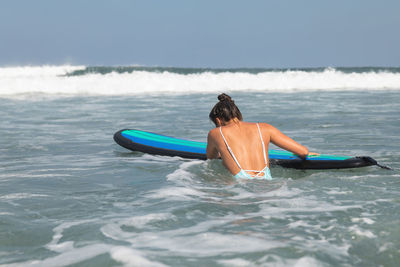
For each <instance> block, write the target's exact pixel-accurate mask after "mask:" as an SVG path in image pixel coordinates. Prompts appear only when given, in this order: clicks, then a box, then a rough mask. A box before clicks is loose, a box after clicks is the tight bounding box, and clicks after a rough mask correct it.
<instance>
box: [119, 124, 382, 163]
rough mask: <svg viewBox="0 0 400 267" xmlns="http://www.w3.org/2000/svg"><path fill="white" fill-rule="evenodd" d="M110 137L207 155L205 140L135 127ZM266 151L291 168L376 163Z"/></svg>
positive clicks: (127, 144)
mask: <svg viewBox="0 0 400 267" xmlns="http://www.w3.org/2000/svg"><path fill="white" fill-rule="evenodd" d="M114 140H115V142H116V143H117V144H119V145H120V146H122V147H124V148H127V149H129V150H132V151H139V152H143V153H148V154H154V155H162V156H177V157H181V158H188V159H200V160H206V159H207V157H206V147H207V143H205V142H198V141H192V140H186V139H180V138H175V137H171V136H166V135H161V134H157V133H152V132H146V131H141V130H135V129H123V130H120V131H118V132H116V133H115V134H114ZM268 155H269V160H270V164H271V165H279V166H282V167H285V168H295V169H344V168H358V167H366V166H372V165H378V166H380V165H379V164H378V163H377V161H376V160H374V159H373V158H371V157H366V156H364V157H350V156H336V155H324V154H321V155H318V156H309V157H307V159H301V158H300V157H298V156H296V155H295V154H293V153H290V152H288V151H284V150H274V149H270V150H269V151H268ZM381 167H384V166H381Z"/></svg>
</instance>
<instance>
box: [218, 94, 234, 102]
mask: <svg viewBox="0 0 400 267" xmlns="http://www.w3.org/2000/svg"><path fill="white" fill-rule="evenodd" d="M218 100H219V101H220V102H224V101H229V102H233V100H232V98H231V97H230V96H229V95H227V94H224V93H222V94H220V95H219V96H218Z"/></svg>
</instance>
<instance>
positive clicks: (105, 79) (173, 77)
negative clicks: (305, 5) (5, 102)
mask: <svg viewBox="0 0 400 267" xmlns="http://www.w3.org/2000/svg"><path fill="white" fill-rule="evenodd" d="M81 69H84V67H83V66H43V67H12V68H10V67H3V68H0V96H3V97H5V96H15V95H21V94H33V93H42V94H52V95H54V94H59V95H82V94H83V95H138V94H152V93H177V94H190V93H204V92H213V93H214V92H221V91H227V92H229V91H246V90H255V91H280V92H292V91H296V90H368V89H371V90H381V89H386V90H400V73H395V72H388V71H386V72H384V71H383V72H373V71H371V72H353V73H344V72H342V71H338V70H335V69H331V68H328V69H325V70H324V71H322V72H321V71H300V70H293V71H291V70H287V71H265V72H261V73H248V72H228V71H227V72H219V73H214V72H200V73H192V74H179V73H173V72H168V71H163V72H154V71H143V70H141V71H138V70H136V71H132V72H130V73H129V72H124V73H116V72H111V73H107V74H100V73H87V74H84V75H77V76H65V75H64V74H67V73H69V72H71V71H74V70H81Z"/></svg>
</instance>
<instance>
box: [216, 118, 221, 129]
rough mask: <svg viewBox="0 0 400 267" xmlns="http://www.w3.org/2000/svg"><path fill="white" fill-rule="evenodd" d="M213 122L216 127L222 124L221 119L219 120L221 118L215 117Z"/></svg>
mask: <svg viewBox="0 0 400 267" xmlns="http://www.w3.org/2000/svg"><path fill="white" fill-rule="evenodd" d="M215 122H216V123H215V124H216V126H217V127H221V126H222V121H221V119H220V118H215Z"/></svg>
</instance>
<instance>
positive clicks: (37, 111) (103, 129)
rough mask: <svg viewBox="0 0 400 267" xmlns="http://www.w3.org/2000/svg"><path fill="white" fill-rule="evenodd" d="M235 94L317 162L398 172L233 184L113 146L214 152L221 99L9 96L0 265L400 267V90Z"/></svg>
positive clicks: (248, 112) (220, 175) (185, 164)
mask: <svg viewBox="0 0 400 267" xmlns="http://www.w3.org/2000/svg"><path fill="white" fill-rule="evenodd" d="M102 75H103V74H102ZM32 86H34V85H32ZM59 86H60V87H61V86H63V85H62V84H60V85H59ZM227 92H229V91H227ZM229 93H230V94H231V96H232V97H233V98H234V99H235V101H236V104H237V105H238V106H239V108H240V109H241V111H242V113H243V115H244V119H245V120H248V121H263V122H268V123H270V124H272V125H274V126H276V127H278V128H279V129H280V130H282V131H283V132H284V133H286V134H287V135H289V136H291V137H292V138H294V139H295V140H297V141H299V142H300V143H302V144H304V145H306V146H308V147H309V148H310V150H312V151H315V152H321V153H324V154H335V155H352V156H371V157H373V158H375V159H376V160H378V161H379V162H380V163H382V164H384V165H389V166H391V167H392V168H394V170H393V171H388V170H384V169H380V168H378V167H366V168H359V169H349V170H328V171H300V170H293V169H283V168H280V167H273V168H272V169H271V172H272V176H273V177H274V180H273V181H271V182H266V181H235V180H234V179H233V178H232V177H231V176H230V175H229V173H228V172H227V171H226V170H225V169H224V168H223V166H222V165H221V162H220V161H218V160H212V161H197V160H183V159H180V158H171V157H162V156H152V155H146V154H142V153H139V152H137V153H135V152H130V151H128V150H126V149H124V148H122V147H120V146H118V145H117V144H116V143H114V141H113V138H112V137H113V134H114V133H115V132H116V131H118V130H120V129H122V128H136V129H141V130H146V131H153V132H158V133H161V134H165V135H169V136H175V137H180V138H185V139H191V140H197V141H205V139H206V136H207V132H208V131H209V130H210V129H211V128H212V127H213V125H212V123H211V122H210V121H209V120H208V113H209V110H210V109H211V107H212V106H213V105H214V104H215V102H216V100H217V98H216V97H217V94H218V92H205V93H199V92H197V91H194V92H186V93H185V94H171V93H157V92H154V93H151V94H150V93H146V94H127V93H125V92H124V93H123V94H114V95H96V94H82V93H80V94H77V93H74V94H68V92H63V93H62V94H50V93H35V92H33V91H32V92H31V93H21V94H15V95H10V94H9V93H7V94H8V95H6V96H0V115H1V118H2V120H1V122H0V125H1V127H0V136H1V138H0V200H1V201H0V264H3V265H5V266H8V265H10V266H26V265H31V266H66V265H74V266H121V265H125V266H288V265H296V266H339V265H340V266H378V265H382V266H397V265H398V262H400V251H399V247H400V215H399V214H400V172H399V170H400V163H399V160H400V152H399V151H400V135H399V133H400V121H399V119H398V118H399V115H400V114H399V111H400V90H394V89H390V90H388V89H384V88H381V89H379V90H371V89H369V90H358V89H357V90H351V89H346V90H344V89H342V90H317V91H315V90H308V91H307V90H305V91H304V90H299V91H296V90H294V91H290V92H286V91H285V92H277V91H268V90H265V91H260V90H258V91H257V90H256V91H254V90H250V91H248V90H236V91H231V92H229Z"/></svg>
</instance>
